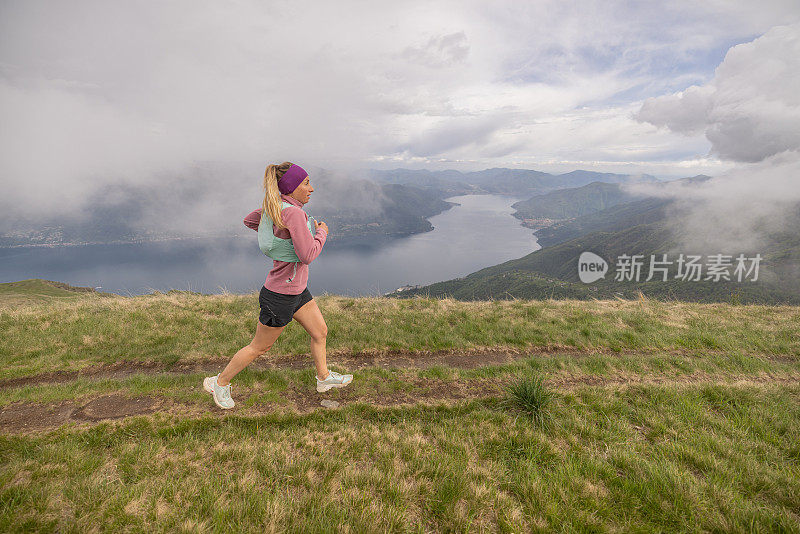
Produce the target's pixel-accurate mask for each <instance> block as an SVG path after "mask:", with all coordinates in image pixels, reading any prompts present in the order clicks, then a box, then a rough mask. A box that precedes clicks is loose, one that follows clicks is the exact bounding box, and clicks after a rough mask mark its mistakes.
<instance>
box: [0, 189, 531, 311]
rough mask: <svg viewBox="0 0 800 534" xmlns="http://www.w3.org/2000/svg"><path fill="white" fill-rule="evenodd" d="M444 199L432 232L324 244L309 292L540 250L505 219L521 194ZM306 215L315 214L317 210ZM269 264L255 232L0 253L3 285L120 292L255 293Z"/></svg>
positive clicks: (449, 273) (451, 273)
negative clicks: (361, 243)
mask: <svg viewBox="0 0 800 534" xmlns="http://www.w3.org/2000/svg"><path fill="white" fill-rule="evenodd" d="M447 200H448V201H450V202H457V203H459V204H460V205H459V206H454V207H452V208H451V209H449V210H447V211H445V212H442V213H440V214H439V215H436V216H434V217H431V218H430V219H429V220H430V222H431V224H432V225H433V227H434V229H433V230H432V231H430V232H426V233H423V234H416V235H413V236H410V237H405V238H399V239H396V240H393V241H390V242H388V243H387V244H385V245H382V246H381V247H378V248H375V249H371V250H370V249H367V250H365V249H363V248H357V249H352V248H337V247H328V246H327V244H326V246H325V247H324V248H323V250H322V253H321V254H320V255H319V257H318V258H317V259H316V260H314V261H313V262H312V263H311V265H310V266H309V282H308V288H309V290H310V291H311V293H312V294H314V295H322V294H324V293H334V294H339V295H347V296H353V297H356V296H380V295H383V294H384V293H388V292H389V291H393V290H394V289H396V288H398V287H401V286H404V285H427V284H430V283H433V282H438V281H442V280H449V279H452V278H457V277H461V276H465V275H467V274H469V273H471V272H474V271H477V270H479V269H482V268H484V267H489V266H491V265H497V264H498V263H503V262H505V261H508V260H510V259H514V258H519V257H522V256H524V255H526V254H529V253H530V252H533V251H534V250H538V249H539V248H540V247H539V245H538V243H537V242H536V236H535V235H533V231H532V230H530V229H528V228H524V227H523V226H521V225H520V221H519V220H518V219H515V218H514V217H512V216H511V214H512V213H513V211H514V210H513V209H512V208H511V205H512V204H514V203H515V202H518V201H520V200H524V198H522V197H519V198H518V197H509V196H501V195H463V196H457V197H450V198H448V199H447ZM307 211H308V212H309V213H312V214H313V207H311V206H309V209H308V210H307ZM244 230H245V231H246V229H244ZM271 266H272V260H270V259H269V258H267V257H265V256H264V255H263V254H261V251H260V250H259V249H258V242H257V239H256V232H250V233H249V235H248V234H247V233H245V234H244V235H243V236H241V237H231V238H225V239H186V240H172V241H163V242H150V243H136V244H124V245H82V246H63V247H30V248H16V249H0V282H12V281H16V280H23V279H27V278H44V279H48V280H57V281H59V282H66V283H68V284H71V285H76V286H88V287H100V288H101V291H108V292H112V293H119V294H122V295H139V294H143V293H150V292H152V291H154V290H158V291H168V290H169V289H182V290H191V291H199V292H201V293H220V292H222V291H228V292H231V293H249V292H252V291H257V290H259V289H260V287H261V285H262V284H263V283H264V279H265V278H266V274H267V272H268V271H269V269H270V268H271Z"/></svg>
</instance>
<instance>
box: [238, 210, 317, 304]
mask: <svg viewBox="0 0 800 534" xmlns="http://www.w3.org/2000/svg"><path fill="white" fill-rule="evenodd" d="M281 198H282V199H283V200H285V201H286V202H288V203H290V204H292V206H288V207H286V208H283V211H281V218H282V219H283V224H285V225H286V226H287V227H288V230H287V229H286V228H281V229H278V227H277V226H275V225H274V224H273V225H272V231H273V232H274V233H275V237H280V238H281V239H289V238H291V240H292V244H293V245H294V251H295V253H296V254H297V257H298V258H300V261H301V262H302V263H294V262H290V261H278V260H272V270H271V271H270V272H269V274H267V279H266V281H264V287H266V288H267V289H269V290H270V291H274V292H275V293H283V294H284V295H299V294H300V293H302V292H303V291H304V290H305V289H306V286H307V285H308V264H309V263H311V262H312V261H314V260H315V259H316V257H317V256H319V253H320V252H322V246H323V245H324V244H325V240H326V239H327V238H328V233H327V232H326V231H325V230H323V229H322V228H317V233H316V235H314V236H312V235H311V233H310V232H309V231H308V214H307V213H306V212H305V211H303V203H302V202H300V201H299V200H297V199H295V198H294V197H290V196H289V195H281ZM294 206H296V207H294ZM260 222H261V208H258V209H257V210H254V211H251V212H250V214H249V215H248V216H247V217H245V218H244V225H245V226H247V227H248V228H252V229H253V230H256V231H258V224H259V223H260ZM295 266H296V269H297V272H295ZM292 274H294V278H292ZM288 278H292V281H291V282H287V281H286V280H287V279H288Z"/></svg>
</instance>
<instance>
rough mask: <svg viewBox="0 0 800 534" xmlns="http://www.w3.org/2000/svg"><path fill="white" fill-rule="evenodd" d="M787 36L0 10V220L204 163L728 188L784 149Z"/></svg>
mask: <svg viewBox="0 0 800 534" xmlns="http://www.w3.org/2000/svg"><path fill="white" fill-rule="evenodd" d="M798 21H800V3H798V2H797V1H796V0H790V1H784V2H780V1H774V2H751V1H743V2H733V1H725V2H722V1H708V0H706V1H703V2H697V1H696V0H692V1H687V2H613V1H606V2H563V1H552V2H548V1H537V2H486V1H474V2H464V1H457V2H432V1H430V0H428V1H425V2H416V3H415V2H376V1H370V2H367V1H352V2H344V1H340V2H321V1H320V2H303V1H297V0H293V1H291V2H289V1H285V2H264V1H258V2H247V1H235V2H198V1H195V0H192V1H185V2H179V1H171V2H127V1H126V2H112V1H108V0H102V1H97V2H87V1H70V2H60V1H52V2H37V1H32V0H21V1H8V0H2V1H0V121H1V122H2V127H1V128H0V156H1V157H0V180H2V185H3V193H4V194H3V197H4V199H3V200H2V201H0V208H4V209H11V210H13V209H17V208H19V207H20V206H34V205H36V206H40V207H43V208H45V209H52V208H55V207H58V206H64V205H76V206H77V205H79V204H80V199H81V198H86V196H87V194H91V193H92V192H94V191H96V190H97V189H98V188H100V187H103V186H104V185H107V184H116V183H136V184H148V183H152V184H154V185H158V183H159V180H162V179H163V176H164V173H165V172H166V173H169V172H175V173H180V172H183V171H184V170H185V169H187V168H190V167H191V166H192V165H193V164H195V163H197V162H204V161H236V162H241V163H242V164H244V165H248V164H252V166H253V169H254V170H255V173H258V172H263V164H264V163H267V162H275V163H278V162H281V161H285V160H290V161H295V162H297V163H300V164H301V165H308V166H318V167H324V168H326V169H332V170H339V171H340V172H341V171H342V170H346V169H348V168H357V167H372V168H396V167H406V168H427V169H459V170H480V169H485V168H491V167H515V168H527V169H536V170H543V171H548V172H568V171H571V170H574V169H588V170H598V171H604V172H625V173H639V172H646V173H650V174H655V175H657V176H673V177H677V176H690V175H696V174H699V173H705V174H710V175H719V174H722V173H726V172H735V171H736V169H739V168H740V167H739V165H741V164H758V162H760V161H762V160H765V159H768V158H770V157H771V156H773V155H775V154H778V153H781V152H782V151H786V150H797V148H798V146H799V145H800V142H798V139H797V135H798V132H799V131H800V129H798V128H797V119H798V115H797V111H798V109H799V108H798V102H797V99H796V95H797V94H800V90H799V89H800V88H798V84H797V80H798V78H797V74H798V73H797V70H796V69H797V61H798V60H797V55H794V57H789V55H790V53H791V54H796V49H797V43H798V35H799V34H800V31H798V25H797V22H798ZM781 27H782V28H783V29H780V28H781ZM771 30H772V33H771V34H769V35H771V37H767V39H766V41H764V40H762V41H761V43H762V44H761V45H757V44H755V43H757V42H758V41H757V40H758V39H759V38H761V37H763V36H765V34H767V33H768V32H770V31H771ZM736 45H741V46H742V47H744V48H745V51H746V53H745V54H739V55H738V56H737V57H734V58H732V59H731V58H729V59H728V60H726V54H730V53H731V52H732V51H735V50H740V49H741V47H737V46H736ZM748 47H749V48H748ZM787 50H788V52H787ZM739 56H742V57H739ZM723 66H724V68H722V67H723ZM718 67H720V69H718ZM759 80H761V81H763V83H757V82H758V81H759ZM753 132H755V133H753ZM762 165H763V163H762ZM787 183H788V182H787Z"/></svg>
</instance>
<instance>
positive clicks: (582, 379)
mask: <svg viewBox="0 0 800 534" xmlns="http://www.w3.org/2000/svg"><path fill="white" fill-rule="evenodd" d="M547 383H548V385H549V386H550V387H551V388H552V389H555V390H560V391H563V390H570V389H575V388H578V387H584V386H596V387H627V386H635V385H670V386H678V387H680V386H692V385H697V384H701V383H702V384H727V385H741V386H745V385H787V384H800V376H797V377H776V376H771V375H761V376H748V375H735V376H730V375H729V376H711V375H707V374H703V373H696V374H691V375H684V376H680V377H665V376H627V375H626V376H622V375H619V376H606V377H602V376H569V375H567V376H554V377H552V378H550V379H548V380H547ZM412 385H413V386H414V387H413V392H401V393H398V392H395V393H387V394H380V395H378V396H375V395H369V396H359V394H358V393H357V392H354V391H353V390H351V389H348V388H344V389H341V390H339V391H338V395H336V396H335V399H336V400H337V401H339V402H340V403H341V405H342V406H345V405H347V404H352V403H356V402H361V403H366V404H370V405H373V406H378V407H388V406H404V405H413V404H431V403H432V404H438V403H442V402H443V403H453V402H459V401H464V400H480V399H487V398H499V397H502V396H503V395H504V385H505V382H504V381H502V380H501V379H488V378H482V379H474V380H452V381H450V380H438V379H425V378H417V379H415V380H414V383H413V384H412ZM198 387H199V386H198ZM233 393H234V400H235V401H236V402H237V405H236V407H235V408H234V409H232V410H229V411H228V410H220V409H219V408H217V407H216V406H215V405H214V402H213V400H212V399H211V396H210V395H209V397H208V401H207V402H205V403H197V402H185V401H178V400H175V399H171V398H168V397H155V396H147V395H142V396H133V397H129V396H126V395H122V394H110V395H102V396H98V397H95V398H92V399H91V400H88V401H87V400H86V399H83V400H81V401H72V400H68V401H62V402H58V403H50V404H38V403H28V402H19V403H15V404H11V405H9V406H6V407H5V408H3V409H0V433H6V434H20V433H22V434H24V433H30V432H38V431H47V430H52V429H55V428H58V427H60V426H62V425H64V424H67V423H77V424H88V425H94V424H97V423H98V422H101V421H107V420H120V419H124V418H126V417H130V416H135V415H146V414H164V415H172V416H175V417H180V418H183V419H186V418H197V417H208V416H212V417H222V418H224V417H227V416H228V415H237V416H257V415H261V414H266V413H275V412H280V411H290V412H294V413H308V412H311V411H314V410H325V409H326V408H322V407H321V406H320V401H321V400H322V399H324V398H331V396H330V395H328V394H320V393H317V392H316V390H314V388H313V387H311V386H307V385H294V386H290V387H289V388H288V389H287V390H285V391H282V392H281V398H282V399H283V400H284V401H285V402H282V403H275V402H263V401H262V400H257V401H256V399H254V401H256V402H253V403H249V402H248V399H249V398H250V397H251V396H252V395H258V394H259V393H261V392H260V391H258V390H256V389H255V388H237V389H236V390H234V391H233ZM248 404H251V405H248Z"/></svg>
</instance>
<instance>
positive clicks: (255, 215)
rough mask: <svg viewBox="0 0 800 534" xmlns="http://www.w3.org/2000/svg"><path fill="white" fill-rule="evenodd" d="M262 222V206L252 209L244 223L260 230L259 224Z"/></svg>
mask: <svg viewBox="0 0 800 534" xmlns="http://www.w3.org/2000/svg"><path fill="white" fill-rule="evenodd" d="M260 223H261V208H258V209H257V210H254V211H251V212H250V214H249V215H248V216H247V217H245V218H244V225H245V226H246V227H248V228H251V229H253V230H256V231H258V225H259V224H260Z"/></svg>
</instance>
